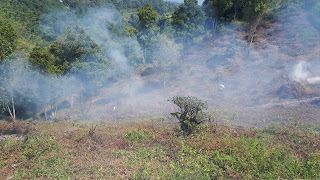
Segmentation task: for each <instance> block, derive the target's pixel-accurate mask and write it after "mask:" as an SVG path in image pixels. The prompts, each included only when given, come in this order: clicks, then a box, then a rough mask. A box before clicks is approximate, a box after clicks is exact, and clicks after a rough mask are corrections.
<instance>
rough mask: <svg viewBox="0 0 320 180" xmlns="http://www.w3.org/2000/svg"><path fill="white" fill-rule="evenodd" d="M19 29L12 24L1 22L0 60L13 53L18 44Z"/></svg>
mask: <svg viewBox="0 0 320 180" xmlns="http://www.w3.org/2000/svg"><path fill="white" fill-rule="evenodd" d="M17 39H18V35H17V31H16V30H15V29H13V28H12V26H11V24H9V23H4V24H0V61H1V60H3V59H4V58H7V57H8V56H9V55H11V54H12V53H13V52H14V51H15V49H16V46H17Z"/></svg>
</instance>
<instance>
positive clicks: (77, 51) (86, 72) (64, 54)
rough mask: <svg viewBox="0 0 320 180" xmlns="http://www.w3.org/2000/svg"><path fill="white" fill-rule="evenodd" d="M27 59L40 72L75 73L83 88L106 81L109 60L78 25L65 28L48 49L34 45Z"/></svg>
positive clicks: (96, 86)
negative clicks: (36, 66) (64, 31)
mask: <svg viewBox="0 0 320 180" xmlns="http://www.w3.org/2000/svg"><path fill="white" fill-rule="evenodd" d="M29 59H30V61H31V62H33V63H34V64H36V65H38V66H39V67H41V68H42V69H43V71H44V72H47V73H50V74H64V75H75V78H76V79H78V80H80V82H82V83H83V84H82V87H83V89H82V90H83V91H84V92H93V91H95V90H96V89H97V88H98V87H102V85H103V84H105V83H106V82H107V81H108V77H109V72H108V70H109V68H110V62H109V61H108V59H107V58H106V54H105V52H104V51H102V49H101V47H100V46H99V45H98V44H96V43H95V42H94V41H93V40H91V39H90V37H89V36H88V35H87V34H86V33H85V31H84V30H83V29H81V28H80V27H78V26H77V27H75V28H74V29H73V28H69V29H68V30H67V31H66V34H65V35H64V36H63V37H61V38H60V39H58V40H56V41H54V42H53V43H52V44H51V45H50V47H49V49H48V50H46V49H42V48H39V47H36V48H34V49H33V51H32V52H31V53H30V56H29Z"/></svg>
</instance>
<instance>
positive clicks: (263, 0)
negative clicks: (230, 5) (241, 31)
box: [243, 0, 272, 22]
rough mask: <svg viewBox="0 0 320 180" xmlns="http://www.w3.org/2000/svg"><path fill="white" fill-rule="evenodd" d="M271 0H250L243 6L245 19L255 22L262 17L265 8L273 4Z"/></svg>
mask: <svg viewBox="0 0 320 180" xmlns="http://www.w3.org/2000/svg"><path fill="white" fill-rule="evenodd" d="M271 2H272V1H271V0H248V1H246V3H245V4H244V7H243V19H244V20H245V21H246V22H253V21H255V20H256V19H257V18H259V17H261V15H262V14H263V13H265V10H266V9H268V8H269V7H270V6H271Z"/></svg>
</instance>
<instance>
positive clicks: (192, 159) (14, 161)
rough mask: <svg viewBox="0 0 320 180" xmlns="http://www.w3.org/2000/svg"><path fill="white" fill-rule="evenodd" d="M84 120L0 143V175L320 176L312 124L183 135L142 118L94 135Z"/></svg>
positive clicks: (318, 142)
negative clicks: (89, 135)
mask: <svg viewBox="0 0 320 180" xmlns="http://www.w3.org/2000/svg"><path fill="white" fill-rule="evenodd" d="M47 125H48V126H50V128H48V127H47ZM80 126H81V127H80ZM90 127H91V126H88V125H85V124H81V123H79V126H75V125H74V123H72V122H63V123H61V122H59V123H51V124H40V125H34V127H33V129H34V130H33V132H32V133H31V134H29V135H28V136H26V137H25V139H24V140H18V141H16V140H13V139H8V140H6V141H2V142H0V147H1V156H0V159H1V161H0V162H1V163H0V167H1V168H0V177H1V178H2V177H3V178H6V177H7V176H13V178H14V179H68V178H71V179H79V178H85V179H105V178H107V179H277V178H279V177H280V178H286V179H319V178H320V174H319V172H320V147H319V145H320V138H319V137H320V136H319V134H317V133H314V131H316V130H317V125H311V124H310V125H299V126H295V125H293V126H276V125H274V126H269V127H265V128H263V129H245V128H238V127H229V126H211V125H209V126H203V127H201V128H200V130H199V132H198V133H197V134H194V135H191V136H187V137H186V136H182V135H181V133H179V132H178V131H177V130H176V128H177V127H176V126H172V125H161V126H160V125H155V124H149V123H146V122H143V123H141V124H139V123H137V124H128V125H123V124H121V125H120V124H116V125H114V124H113V125H100V126H98V127H97V129H96V130H95V133H94V139H92V138H89V137H88V135H87V132H88V130H89V129H90ZM304 127H305V128H304ZM52 134H54V136H52Z"/></svg>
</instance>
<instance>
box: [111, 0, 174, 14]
mask: <svg viewBox="0 0 320 180" xmlns="http://www.w3.org/2000/svg"><path fill="white" fill-rule="evenodd" d="M114 4H115V6H116V7H117V8H118V9H121V10H126V9H137V8H140V7H142V6H145V5H146V4H150V5H151V6H153V7H154V9H155V10H156V11H157V13H159V14H165V13H170V12H173V11H174V10H175V8H176V6H175V5H174V4H172V3H170V2H166V1H163V0H119V1H117V2H115V3H114Z"/></svg>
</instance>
